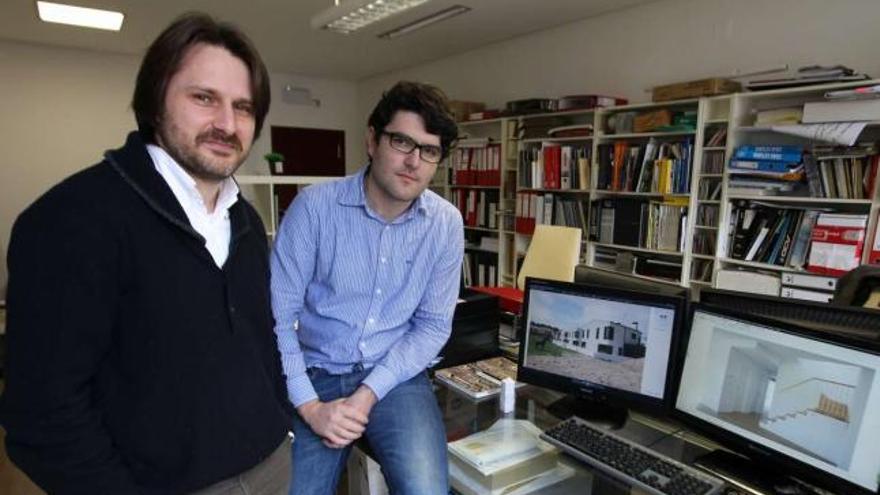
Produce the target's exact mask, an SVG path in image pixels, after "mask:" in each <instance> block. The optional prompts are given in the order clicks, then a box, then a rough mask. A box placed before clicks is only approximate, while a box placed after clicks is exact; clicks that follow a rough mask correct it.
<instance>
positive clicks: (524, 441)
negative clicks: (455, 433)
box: [448, 419, 574, 495]
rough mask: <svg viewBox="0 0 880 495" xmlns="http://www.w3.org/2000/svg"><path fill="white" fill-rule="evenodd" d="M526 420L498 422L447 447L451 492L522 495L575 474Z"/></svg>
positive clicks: (473, 494)
mask: <svg viewBox="0 0 880 495" xmlns="http://www.w3.org/2000/svg"><path fill="white" fill-rule="evenodd" d="M540 435H541V430H540V429H539V428H538V427H537V426H535V425H534V424H532V423H529V422H528V421H525V420H517V419H501V420H499V421H497V422H496V423H495V424H494V425H492V426H491V427H490V428H489V429H488V430H485V431H482V432H479V433H474V434H473V435H470V436H468V437H466V438H463V439H461V440H456V441H454V442H451V443H449V444H448V449H449V478H450V483H451V484H452V488H453V489H455V490H456V491H458V492H459V493H462V494H464V495H477V494H479V495H486V494H489V495H500V494H502V493H503V494H508V495H514V494H516V495H524V494H527V493H540V491H541V489H543V488H545V487H547V486H550V485H552V484H555V483H558V482H560V481H562V480H564V479H566V478H568V477H570V476H572V475H573V474H574V469H572V468H570V467H568V466H565V465H562V464H559V451H558V450H557V449H556V447H554V446H552V445H550V444H549V443H547V442H545V441H544V440H541V439H540Z"/></svg>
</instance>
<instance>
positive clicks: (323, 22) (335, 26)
mask: <svg viewBox="0 0 880 495" xmlns="http://www.w3.org/2000/svg"><path fill="white" fill-rule="evenodd" d="M428 1H430V0H348V1H347V2H344V3H342V4H337V5H334V6H333V7H330V8H329V9H327V10H325V11H323V12H321V13H319V14H318V15H316V16H315V17H312V21H311V25H312V28H313V29H327V30H330V31H335V32H337V33H342V34H348V33H350V32H352V31H355V30H358V29H360V28H362V27H364V26H367V25H369V24H372V23H374V22H378V21H381V20H382V19H385V18H386V17H390V16H392V15H394V14H397V13H399V12H402V11H404V10H407V9H411V8H413V7H417V6H419V5H421V4H423V3H426V2H428Z"/></svg>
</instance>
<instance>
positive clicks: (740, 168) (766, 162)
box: [728, 145, 805, 195]
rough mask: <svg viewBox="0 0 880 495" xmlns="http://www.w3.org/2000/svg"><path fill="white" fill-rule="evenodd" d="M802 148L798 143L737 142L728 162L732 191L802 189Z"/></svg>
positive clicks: (776, 192) (794, 191)
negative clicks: (791, 144) (741, 143)
mask: <svg viewBox="0 0 880 495" xmlns="http://www.w3.org/2000/svg"><path fill="white" fill-rule="evenodd" d="M803 154H804V151H803V149H802V148H800V147H798V146H753V145H744V146H740V147H738V148H737V149H736V151H734V154H733V157H732V158H731V159H730V164H729V165H728V173H729V174H730V183H729V188H730V192H731V194H735V195H781V194H798V193H802V192H804V184H805V181H804V178H805V174H804V164H803Z"/></svg>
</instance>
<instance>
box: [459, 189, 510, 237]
mask: <svg viewBox="0 0 880 495" xmlns="http://www.w3.org/2000/svg"><path fill="white" fill-rule="evenodd" d="M451 196H452V197H451V200H452V201H451V202H452V204H453V205H455V207H456V208H458V211H460V212H461V217H462V219H463V220H464V224H465V225H466V226H468V227H482V228H486V229H495V228H497V226H498V215H497V212H498V201H499V199H498V198H499V192H498V190H497V189H488V190H486V189H480V190H477V189H460V188H454V189H453V190H452V193H451Z"/></svg>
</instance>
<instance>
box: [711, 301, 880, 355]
mask: <svg viewBox="0 0 880 495" xmlns="http://www.w3.org/2000/svg"><path fill="white" fill-rule="evenodd" d="M699 300H700V302H702V303H705V304H711V305H712V306H716V307H720V308H740V309H742V310H743V311H747V312H748V313H749V314H753V315H756V316H764V317H767V318H772V319H774V320H780V321H782V322H787V323H793V324H795V325H799V326H802V327H806V328H808V329H811V330H815V331H818V332H829V333H836V334H841V335H845V336H847V337H849V338H853V339H858V340H863V341H865V342H869V343H870V342H880V311H878V310H876V309H867V308H856V307H851V306H836V305H831V304H827V303H820V302H813V301H802V300H793V299H788V298H785V297H778V296H767V295H762V294H752V293H749V292H739V291H731V290H724V289H709V288H706V289H702V290H700V292H699Z"/></svg>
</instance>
